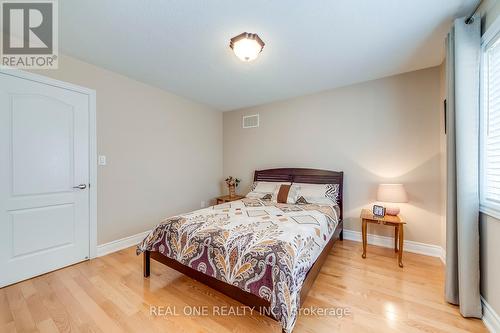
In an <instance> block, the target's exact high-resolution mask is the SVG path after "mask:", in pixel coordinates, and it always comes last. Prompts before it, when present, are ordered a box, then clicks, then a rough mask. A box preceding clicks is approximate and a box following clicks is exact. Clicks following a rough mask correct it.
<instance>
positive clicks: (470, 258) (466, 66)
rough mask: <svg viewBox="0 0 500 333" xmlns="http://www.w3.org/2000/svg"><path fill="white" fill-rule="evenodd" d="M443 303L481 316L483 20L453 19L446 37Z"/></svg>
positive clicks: (464, 312)
mask: <svg viewBox="0 0 500 333" xmlns="http://www.w3.org/2000/svg"><path fill="white" fill-rule="evenodd" d="M446 46H447V48H446V49H447V50H446V75H447V91H448V92H447V94H448V95H447V117H446V118H447V131H446V133H447V173H448V176H447V177H448V178H447V203H446V213H447V215H446V286H445V294H446V301H448V302H449V303H453V304H458V305H459V306H460V313H461V314H462V315H463V316H464V317H478V318H480V317H482V310H481V299H480V287H479V281H480V280H479V181H478V179H479V156H478V154H479V63H480V47H481V20H480V18H479V17H474V18H473V20H472V21H471V22H469V24H466V23H465V18H460V19H456V20H455V22H454V24H453V27H452V29H451V31H450V33H449V34H448V37H447V39H446Z"/></svg>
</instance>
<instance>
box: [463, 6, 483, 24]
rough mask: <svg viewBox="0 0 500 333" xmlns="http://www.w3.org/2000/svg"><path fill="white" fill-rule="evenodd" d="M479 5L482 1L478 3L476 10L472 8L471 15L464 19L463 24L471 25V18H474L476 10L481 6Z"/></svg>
mask: <svg viewBox="0 0 500 333" xmlns="http://www.w3.org/2000/svg"><path fill="white" fill-rule="evenodd" d="M481 3H482V1H479V3H478V4H477V6H476V8H474V10H473V11H472V13H471V14H470V15H469V16H467V17H466V18H465V24H471V23H472V22H474V19H473V18H472V17H473V16H474V14H476V12H477V10H478V9H479V7H480V6H481Z"/></svg>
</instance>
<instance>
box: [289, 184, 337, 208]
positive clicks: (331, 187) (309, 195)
mask: <svg viewBox="0 0 500 333" xmlns="http://www.w3.org/2000/svg"><path fill="white" fill-rule="evenodd" d="M293 187H296V188H297V197H303V198H304V199H305V200H306V201H307V202H308V203H321V204H324V203H325V202H326V201H325V199H328V200H330V201H332V203H336V204H338V200H339V193H340V186H339V184H307V183H294V184H293Z"/></svg>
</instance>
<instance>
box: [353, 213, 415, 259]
mask: <svg viewBox="0 0 500 333" xmlns="http://www.w3.org/2000/svg"><path fill="white" fill-rule="evenodd" d="M360 217H361V221H362V223H363V225H362V228H361V230H362V236H363V254H362V257H363V259H365V258H366V243H367V242H366V228H367V225H368V223H375V224H383V225H388V226H391V227H394V252H397V253H398V263H399V267H403V242H404V232H403V227H404V225H405V224H406V222H404V221H403V219H402V218H401V216H399V215H397V216H392V215H385V216H384V217H378V216H375V215H373V213H372V212H371V211H370V210H369V209H363V210H362V211H361V216H360ZM398 241H399V249H398Z"/></svg>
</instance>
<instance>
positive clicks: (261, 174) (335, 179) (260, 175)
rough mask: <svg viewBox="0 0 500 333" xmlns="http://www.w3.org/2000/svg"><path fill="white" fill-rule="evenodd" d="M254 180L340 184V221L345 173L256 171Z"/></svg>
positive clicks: (290, 170) (282, 170) (284, 169)
mask: <svg viewBox="0 0 500 333" xmlns="http://www.w3.org/2000/svg"><path fill="white" fill-rule="evenodd" d="M253 180H254V181H256V182H258V181H262V182H292V183H310V184H339V207H340V219H341V220H342V217H343V210H344V209H343V206H344V172H343V171H329V170H319V169H303V168H280V169H267V170H255V173H254V176H253Z"/></svg>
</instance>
